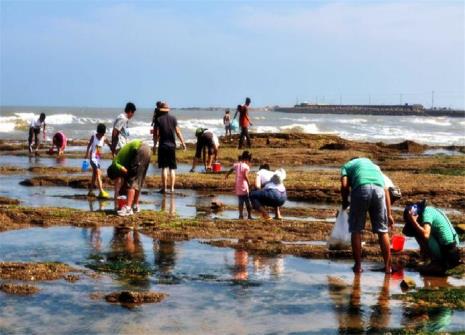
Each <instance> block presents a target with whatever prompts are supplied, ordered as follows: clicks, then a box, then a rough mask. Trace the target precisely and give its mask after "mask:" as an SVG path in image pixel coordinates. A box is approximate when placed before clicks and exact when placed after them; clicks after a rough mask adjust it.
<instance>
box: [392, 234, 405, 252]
mask: <svg viewBox="0 0 465 335" xmlns="http://www.w3.org/2000/svg"><path fill="white" fill-rule="evenodd" d="M404 243H405V237H403V236H402V235H394V236H393V237H392V250H393V251H402V250H403V249H404Z"/></svg>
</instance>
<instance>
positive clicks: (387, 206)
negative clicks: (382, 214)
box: [384, 188, 394, 228]
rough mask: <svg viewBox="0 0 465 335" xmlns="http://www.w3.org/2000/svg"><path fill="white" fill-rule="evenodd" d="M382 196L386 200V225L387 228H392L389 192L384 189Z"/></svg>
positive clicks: (392, 219) (392, 218) (392, 220)
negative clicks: (387, 225)
mask: <svg viewBox="0 0 465 335" xmlns="http://www.w3.org/2000/svg"><path fill="white" fill-rule="evenodd" d="M384 194H385V198H386V212H387V216H388V224H389V227H391V228H392V227H393V226H394V217H393V216H392V209H391V195H390V194H389V190H388V189H387V188H385V189H384Z"/></svg>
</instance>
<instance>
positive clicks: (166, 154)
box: [158, 145, 178, 170]
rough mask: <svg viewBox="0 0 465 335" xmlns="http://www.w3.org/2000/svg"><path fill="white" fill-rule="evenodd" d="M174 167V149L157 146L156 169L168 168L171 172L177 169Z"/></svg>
mask: <svg viewBox="0 0 465 335" xmlns="http://www.w3.org/2000/svg"><path fill="white" fill-rule="evenodd" d="M177 167H178V166H177V165H176V148H173V147H166V146H164V145H163V146H159V147H158V168H159V169H163V168H170V169H171V170H176V169H177Z"/></svg>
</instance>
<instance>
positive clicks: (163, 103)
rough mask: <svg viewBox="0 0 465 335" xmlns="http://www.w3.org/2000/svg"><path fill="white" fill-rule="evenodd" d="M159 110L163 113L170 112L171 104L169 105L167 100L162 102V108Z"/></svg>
mask: <svg viewBox="0 0 465 335" xmlns="http://www.w3.org/2000/svg"><path fill="white" fill-rule="evenodd" d="M158 110H159V111H160V112H163V113H168V112H169V111H170V106H168V104H167V103H166V102H162V103H161V104H160V108H158Z"/></svg>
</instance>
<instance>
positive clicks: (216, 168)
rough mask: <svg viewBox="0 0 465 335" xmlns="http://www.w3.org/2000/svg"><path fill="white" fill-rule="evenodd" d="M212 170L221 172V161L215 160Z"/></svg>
mask: <svg viewBox="0 0 465 335" xmlns="http://www.w3.org/2000/svg"><path fill="white" fill-rule="evenodd" d="M212 171H213V172H220V171H221V164H220V163H219V162H215V163H213V164H212Z"/></svg>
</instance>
